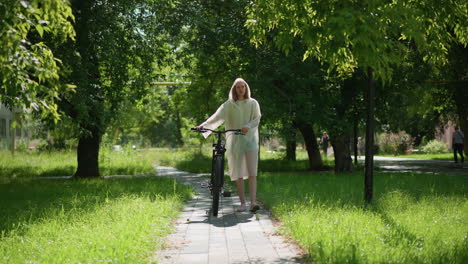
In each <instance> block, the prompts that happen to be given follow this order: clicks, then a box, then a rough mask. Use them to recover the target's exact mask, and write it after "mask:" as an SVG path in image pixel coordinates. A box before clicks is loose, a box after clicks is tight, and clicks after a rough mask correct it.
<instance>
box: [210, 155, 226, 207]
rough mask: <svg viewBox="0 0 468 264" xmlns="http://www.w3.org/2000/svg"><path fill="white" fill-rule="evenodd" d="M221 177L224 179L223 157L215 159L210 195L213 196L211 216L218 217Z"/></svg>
mask: <svg viewBox="0 0 468 264" xmlns="http://www.w3.org/2000/svg"><path fill="white" fill-rule="evenodd" d="M223 177H224V169H223V157H221V156H216V157H215V166H214V173H213V189H212V195H213V201H212V211H213V216H218V210H219V193H220V192H221V188H222V182H223Z"/></svg>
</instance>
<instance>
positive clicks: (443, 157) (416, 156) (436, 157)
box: [377, 153, 453, 160]
mask: <svg viewBox="0 0 468 264" xmlns="http://www.w3.org/2000/svg"><path fill="white" fill-rule="evenodd" d="M377 156H382V157H394V158H406V159H424V160H453V153H437V154H429V153H428V154H417V153H414V154H406V155H380V154H378V155H377Z"/></svg>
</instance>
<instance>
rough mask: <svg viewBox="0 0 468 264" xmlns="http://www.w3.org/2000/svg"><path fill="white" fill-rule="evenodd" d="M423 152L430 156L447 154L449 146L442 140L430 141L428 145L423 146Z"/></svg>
mask: <svg viewBox="0 0 468 264" xmlns="http://www.w3.org/2000/svg"><path fill="white" fill-rule="evenodd" d="M421 150H422V151H423V152H424V153H430V154H438V153H446V152H448V146H447V144H445V143H444V142H442V141H440V140H437V139H433V140H431V141H429V142H428V143H427V144H426V145H424V146H422V147H421ZM452 158H453V157H452Z"/></svg>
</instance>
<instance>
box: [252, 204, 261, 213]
mask: <svg viewBox="0 0 468 264" xmlns="http://www.w3.org/2000/svg"><path fill="white" fill-rule="evenodd" d="M258 210H260V206H258V205H254V206H253V207H252V208H250V212H252V213H255V212H257V211H258Z"/></svg>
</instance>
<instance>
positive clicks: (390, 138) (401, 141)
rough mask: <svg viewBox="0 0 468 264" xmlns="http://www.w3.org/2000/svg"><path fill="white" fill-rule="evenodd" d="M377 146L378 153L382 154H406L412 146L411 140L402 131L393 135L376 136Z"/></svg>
mask: <svg viewBox="0 0 468 264" xmlns="http://www.w3.org/2000/svg"><path fill="white" fill-rule="evenodd" d="M377 143H378V144H379V152H380V153H383V154H393V155H399V154H406V152H407V151H408V149H409V148H411V145H412V139H411V136H410V135H409V134H407V133H406V132H404V131H400V132H399V133H398V134H395V133H382V134H380V135H379V136H377Z"/></svg>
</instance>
